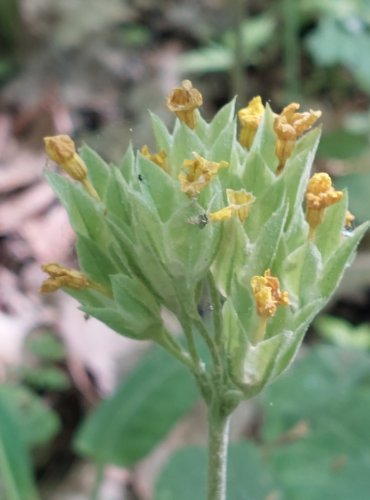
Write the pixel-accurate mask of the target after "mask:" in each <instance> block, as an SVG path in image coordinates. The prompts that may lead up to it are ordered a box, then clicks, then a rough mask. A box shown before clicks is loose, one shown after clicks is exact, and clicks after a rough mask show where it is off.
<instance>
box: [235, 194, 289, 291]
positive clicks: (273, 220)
mask: <svg viewBox="0 0 370 500" xmlns="http://www.w3.org/2000/svg"><path fill="white" fill-rule="evenodd" d="M287 209H288V207H287V205H286V204H284V203H283V204H282V205H281V206H280V207H279V208H278V210H276V212H274V213H273V214H272V215H271V217H270V218H269V219H268V220H267V222H266V223H265V224H264V225H263V226H261V228H260V231H259V235H258V239H257V241H256V243H255V244H254V245H253V246H252V245H251V247H250V249H249V252H250V255H248V259H247V261H246V267H245V269H244V273H243V282H246V281H247V282H249V280H250V278H251V277H252V276H255V275H263V273H264V272H265V271H266V269H270V268H272V267H273V265H274V260H275V256H276V253H277V251H278V247H279V242H280V238H281V237H282V234H283V230H284V225H285V220H286V216H287ZM252 211H253V207H252ZM252 211H251V214H250V217H252V215H253V214H252Z"/></svg>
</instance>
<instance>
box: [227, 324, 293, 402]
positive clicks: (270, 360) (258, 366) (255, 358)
mask: <svg viewBox="0 0 370 500" xmlns="http://www.w3.org/2000/svg"><path fill="white" fill-rule="evenodd" d="M293 338H294V334H293V332H291V331H284V332H282V333H280V334H278V335H275V336H274V337H271V338H269V339H267V340H263V341H262V342H259V343H258V344H256V345H252V344H251V343H249V342H248V343H247V344H246V349H245V352H244V357H243V362H242V363H241V364H240V366H239V367H237V371H236V372H235V371H233V382H234V383H235V384H236V385H237V386H238V387H239V388H240V389H242V390H243V392H244V394H245V396H246V397H252V396H254V395H255V394H257V393H258V392H260V391H261V390H262V389H263V387H264V386H265V385H266V384H267V383H268V382H269V381H270V378H271V377H272V374H273V372H274V369H275V365H276V362H277V359H278V354H279V352H280V351H281V349H282V347H285V346H290V345H291V344H292V342H293Z"/></svg>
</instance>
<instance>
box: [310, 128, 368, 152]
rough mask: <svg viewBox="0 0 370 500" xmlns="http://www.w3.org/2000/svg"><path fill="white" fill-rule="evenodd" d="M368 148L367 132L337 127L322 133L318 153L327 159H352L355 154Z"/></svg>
mask: <svg viewBox="0 0 370 500" xmlns="http://www.w3.org/2000/svg"><path fill="white" fill-rule="evenodd" d="M368 148H369V138H368V136H367V134H364V133H362V134H360V133H354V132H350V131H349V130H346V129H343V128H338V129H336V130H333V131H332V132H327V133H326V134H323V137H322V139H321V142H320V145H319V150H318V155H319V156H320V157H322V158H328V159H333V158H336V159H339V160H353V158H355V157H356V156H360V155H361V154H364V153H366V151H367V150H368Z"/></svg>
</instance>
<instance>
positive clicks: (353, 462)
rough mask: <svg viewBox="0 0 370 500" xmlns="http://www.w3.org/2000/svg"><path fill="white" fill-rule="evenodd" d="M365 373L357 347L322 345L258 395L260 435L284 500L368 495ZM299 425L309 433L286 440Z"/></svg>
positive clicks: (365, 360)
mask: <svg viewBox="0 0 370 500" xmlns="http://www.w3.org/2000/svg"><path fill="white" fill-rule="evenodd" d="M369 369H370V358H369V356H368V355H367V354H365V353H363V352H361V351H359V350H357V351H356V350H350V349H339V348H333V347H328V346H320V347H318V348H315V349H311V350H310V352H309V354H308V355H307V356H305V357H304V358H303V359H302V360H299V361H297V362H296V364H295V365H294V366H293V368H292V369H291V370H290V371H289V372H288V373H287V374H286V375H285V376H284V377H282V378H280V380H279V381H278V382H276V383H275V384H274V385H272V386H270V387H269V388H268V389H267V390H266V391H265V393H264V394H263V398H262V404H263V407H264V411H265V424H264V427H263V430H262V431H263V436H264V439H266V440H268V441H270V442H274V443H275V444H274V445H273V446H272V447H271V448H270V451H269V463H270V466H272V467H273V469H274V472H275V474H276V478H277V479H278V481H279V483H280V484H281V487H282V489H283V492H284V495H285V496H284V498H285V497H286V498H303V499H305V500H309V499H311V498H318V499H320V500H324V499H327V498H338V499H341V500H346V499H347V498H356V499H357V498H358V499H359V500H360V499H362V498H365V497H366V491H368V488H369V486H370V480H369V474H368V470H369V466H370V453H369V450H368V442H369V439H370V434H369V429H368V426H366V425H364V422H366V420H367V416H368V411H369V405H370V393H369V386H368V374H369ZM302 421H304V422H305V427H306V429H307V430H306V433H303V434H302V436H301V437H299V436H298V435H296V436H297V437H296V438H295V439H292V440H290V441H288V440H284V439H283V436H284V433H286V432H289V431H292V429H294V428H295V426H297V425H302ZM292 432H293V431H292ZM280 437H281V438H282V439H281V440H280ZM279 441H280V444H279ZM354 481H355V483H356V484H354Z"/></svg>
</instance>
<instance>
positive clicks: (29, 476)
mask: <svg viewBox="0 0 370 500" xmlns="http://www.w3.org/2000/svg"><path fill="white" fill-rule="evenodd" d="M13 417H14V415H13V412H12V411H11V410H10V409H9V408H7V405H6V404H4V401H3V400H2V399H0V480H1V486H2V487H1V490H2V492H3V494H4V497H3V498H4V500H25V499H27V500H37V499H38V498H39V496H38V494H37V491H36V486H35V482H34V478H33V473H32V467H31V460H30V457H29V455H28V452H27V449H26V446H25V444H24V442H23V440H22V437H21V434H20V430H19V426H18V425H17V422H16V421H15V420H14V418H13Z"/></svg>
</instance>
